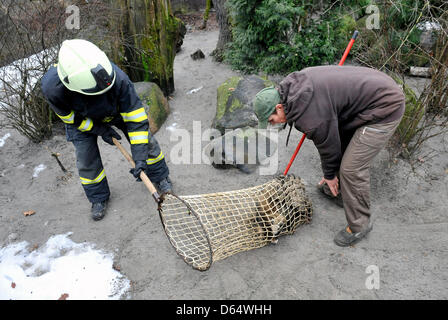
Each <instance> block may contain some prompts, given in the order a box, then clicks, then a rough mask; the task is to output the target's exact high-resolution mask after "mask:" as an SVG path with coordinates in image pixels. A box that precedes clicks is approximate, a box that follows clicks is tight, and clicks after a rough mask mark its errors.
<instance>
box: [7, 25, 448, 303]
mask: <svg viewBox="0 0 448 320" xmlns="http://www.w3.org/2000/svg"><path fill="white" fill-rule="evenodd" d="M217 38H218V31H217V30H216V28H211V29H207V30H198V29H196V28H189V31H188V32H187V34H186V36H185V39H184V44H183V47H182V50H181V51H180V52H179V53H178V55H177V56H176V59H175V65H174V79H175V88H176V91H175V92H174V94H173V95H172V97H171V99H170V101H169V103H170V107H171V114H170V115H169V117H168V119H167V121H166V123H165V124H164V126H163V127H162V128H161V129H160V130H159V131H158V132H157V133H156V135H155V136H156V138H157V139H158V141H159V143H160V144H161V146H162V149H163V150H164V152H165V154H166V158H167V163H168V165H169V167H170V171H171V179H172V180H173V183H174V188H175V191H176V193H177V194H179V195H189V194H203V193H210V192H218V191H228V190H236V189H242V188H246V187H251V186H255V185H259V184H262V183H264V182H266V181H269V180H270V179H272V176H263V175H259V174H258V172H255V173H252V174H249V175H248V174H244V173H241V172H240V171H238V170H236V169H230V170H218V169H215V168H213V167H212V166H210V165H207V164H190V165H183V164H179V165H175V164H172V162H171V158H170V157H171V155H170V151H171V148H172V146H173V143H174V142H172V141H170V138H172V136H171V134H172V132H173V131H172V130H170V129H171V128H173V127H176V128H183V129H187V130H189V131H190V132H192V128H193V121H201V125H202V130H205V129H207V128H209V127H210V125H211V123H212V120H213V117H214V116H215V112H216V89H217V87H218V86H219V85H220V84H221V83H222V82H224V81H225V80H226V79H227V78H229V77H231V76H233V75H237V74H238V73H237V72H235V71H233V70H231V69H230V68H229V67H228V66H227V65H224V64H218V63H215V62H213V60H212V58H211V57H210V53H211V52H212V51H213V49H214V48H215V45H216V41H217ZM196 49H201V50H202V51H203V52H204V53H205V56H206V58H205V59H201V60H193V59H191V57H190V54H191V53H193V52H194V51H196ZM201 87H202V88H201ZM197 88H201V89H199V90H197V91H196V92H194V93H190V94H188V92H191V90H192V89H197ZM7 134H10V136H6V135H7ZM286 135H287V132H285V131H282V132H281V133H280V137H279V164H278V173H281V172H282V171H283V170H284V168H285V167H286V165H287V163H288V161H289V159H290V157H291V155H292V154H293V152H294V149H295V147H296V143H297V142H298V141H299V139H300V137H301V133H299V132H297V131H293V132H292V134H291V138H290V143H289V145H288V146H287V147H286V146H285V143H284V142H286ZM2 137H3V138H5V137H6V138H5V139H4V140H3V142H4V144H3V146H2V147H0V153H1V156H0V208H1V209H0V247H3V246H6V245H8V244H10V243H13V242H18V241H28V242H29V243H30V244H33V245H37V246H40V245H43V244H44V243H45V242H46V241H47V240H48V238H49V237H51V236H52V235H57V234H65V233H67V232H73V234H72V235H71V237H70V238H71V239H72V240H73V241H75V242H90V243H94V244H96V246H97V247H98V248H100V249H103V250H105V251H107V252H112V253H113V254H114V261H115V264H116V266H118V267H119V269H120V272H121V273H122V274H123V275H124V276H126V277H127V278H128V279H129V280H130V281H131V292H130V298H131V299H138V300H140V299H285V300H289V299H447V298H448V266H447V263H446V262H447V261H448V187H447V186H448V136H447V135H444V136H439V137H437V138H436V139H434V140H432V141H430V143H428V144H427V146H426V147H425V150H424V153H428V152H430V151H432V150H435V152H434V154H433V157H432V158H430V157H428V158H427V159H425V160H424V161H423V162H421V163H419V164H418V166H417V167H416V168H415V169H414V170H412V168H411V166H410V165H409V164H408V163H407V162H405V161H403V160H400V159H398V161H397V162H396V163H393V162H392V163H391V162H390V161H389V156H388V153H387V152H386V151H383V152H381V153H380V155H379V156H378V157H377V158H376V159H375V161H374V163H373V167H372V170H371V173H372V177H371V185H372V189H371V194H372V213H373V219H374V227H373V230H372V232H371V233H370V234H369V236H368V237H367V239H365V240H363V241H361V242H360V243H359V244H357V245H355V246H353V247H349V248H340V247H338V246H336V245H335V244H334V243H333V237H334V235H335V234H336V233H337V232H338V231H339V230H340V229H342V228H343V227H344V226H345V223H346V222H345V217H344V211H343V209H341V208H339V207H337V206H336V205H334V204H333V203H330V202H329V201H328V200H326V199H323V198H321V197H320V195H319V194H318V192H317V190H316V188H315V185H316V183H317V182H319V180H320V178H321V176H322V174H321V168H320V161H319V156H318V153H317V151H316V149H315V147H314V145H313V144H312V143H311V142H310V141H309V140H307V141H305V143H304V145H303V147H302V149H301V150H300V153H299V155H298V157H297V159H296V161H295V162H294V164H293V166H292V168H291V170H290V173H292V174H294V175H296V176H299V177H301V178H302V179H303V180H304V182H305V183H306V186H307V192H308V194H309V196H310V197H311V199H312V201H313V205H314V217H313V221H312V223H311V224H309V225H305V226H301V227H300V228H299V229H298V230H297V231H296V233H295V234H294V235H290V236H284V237H281V238H280V239H279V242H278V244H277V245H268V246H265V247H263V248H260V249H255V250H251V251H248V252H243V253H239V254H236V255H233V256H231V257H229V258H227V259H225V260H222V261H218V262H216V263H214V264H213V265H212V267H211V268H210V269H209V270H208V271H206V272H199V271H196V270H194V269H192V268H191V267H190V266H188V265H187V264H186V263H185V262H184V261H183V260H182V259H181V258H180V257H179V256H178V255H177V254H176V253H175V251H174V249H173V247H172V246H171V244H170V243H169V241H168V239H167V237H166V235H165V233H164V231H163V229H162V225H161V223H160V219H159V216H158V213H157V210H156V205H155V203H154V201H153V200H152V198H151V196H150V195H149V193H148V191H147V190H146V189H145V187H144V185H143V184H141V183H137V182H135V181H134V179H133V178H132V176H131V175H130V174H129V168H130V167H129V165H128V163H127V162H126V160H125V159H124V158H123V157H122V156H121V154H120V153H119V152H118V151H117V150H116V149H115V148H114V147H112V146H109V145H107V144H105V143H104V142H103V141H102V140H101V139H99V144H100V149H101V152H102V156H103V162H104V166H105V169H106V173H107V177H108V180H109V184H110V187H111V192H112V197H111V201H110V203H109V211H108V214H107V216H106V217H105V218H104V219H103V220H102V221H99V222H94V221H93V220H92V219H91V217H90V204H89V203H88V201H87V200H86V198H85V195H84V193H83V190H82V188H81V184H80V183H79V179H78V176H77V171H76V164H75V158H74V148H73V146H72V145H71V144H70V143H68V142H66V140H65V136H64V135H63V134H61V133H59V134H57V135H55V136H54V137H53V138H52V139H51V140H48V141H45V142H43V143H41V144H33V143H31V142H29V141H27V139H26V138H24V137H22V136H20V135H19V134H18V133H17V132H16V131H13V130H9V129H1V130H0V138H2ZM296 141H297V142H296ZM126 147H127V148H128V150H129V146H128V145H126ZM49 150H51V151H53V152H58V153H60V154H61V155H60V157H59V158H60V160H61V162H62V164H63V165H64V166H65V167H66V168H67V169H68V170H69V171H70V172H71V176H68V175H65V174H64V173H63V172H62V170H61V169H60V167H59V165H58V164H57V162H56V161H55V159H54V158H53V157H52V156H51V153H50V151H49ZM40 164H43V165H45V166H46V168H45V169H44V170H43V171H41V172H40V173H39V174H38V175H37V177H33V170H34V168H35V167H37V166H38V165H40ZM27 210H35V211H36V213H35V214H34V215H32V216H28V217H25V216H24V215H23V212H24V211H27ZM371 266H373V267H371ZM372 268H373V269H375V270H377V271H378V273H377V275H378V276H379V288H373V289H372V288H371V287H369V286H368V285H366V282H369V279H370V278H369V276H370V275H371V273H370V272H371V271H370V270H373V269H372Z"/></svg>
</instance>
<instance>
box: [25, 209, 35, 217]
mask: <svg viewBox="0 0 448 320" xmlns="http://www.w3.org/2000/svg"><path fill="white" fill-rule="evenodd" d="M35 213H36V211H34V210H28V211H25V212H24V213H23V215H24V216H25V217H28V216H32V215H33V214H35Z"/></svg>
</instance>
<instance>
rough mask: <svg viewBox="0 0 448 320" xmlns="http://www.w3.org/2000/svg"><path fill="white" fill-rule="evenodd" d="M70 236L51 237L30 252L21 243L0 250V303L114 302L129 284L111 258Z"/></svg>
mask: <svg viewBox="0 0 448 320" xmlns="http://www.w3.org/2000/svg"><path fill="white" fill-rule="evenodd" d="M71 234H72V232H69V233H66V234H62V235H55V236H53V237H51V238H50V239H48V241H47V243H46V244H45V245H44V246H42V247H41V248H38V249H36V250H34V251H29V250H28V249H27V247H28V246H29V244H28V243H27V242H26V241H24V242H20V243H13V244H10V245H9V246H7V247H4V248H0V300H32V299H38V300H57V299H59V298H61V297H65V298H66V299H67V300H70V299H71V300H96V299H99V300H106V299H110V300H118V299H120V298H126V297H127V296H126V295H127V293H128V291H129V289H130V281H129V280H128V279H126V278H125V277H124V276H123V275H122V274H121V273H119V272H118V271H117V270H114V269H113V256H112V255H110V254H106V253H104V252H102V251H100V250H96V249H94V246H93V245H92V244H89V243H81V244H79V243H75V242H73V241H72V240H71V239H69V238H68V236H70V235H71Z"/></svg>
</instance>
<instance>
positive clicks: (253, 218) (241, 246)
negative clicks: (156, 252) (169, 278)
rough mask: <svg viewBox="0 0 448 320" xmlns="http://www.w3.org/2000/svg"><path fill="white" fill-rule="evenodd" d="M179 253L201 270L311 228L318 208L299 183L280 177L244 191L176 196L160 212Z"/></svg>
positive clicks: (164, 202) (166, 200)
mask: <svg viewBox="0 0 448 320" xmlns="http://www.w3.org/2000/svg"><path fill="white" fill-rule="evenodd" d="M159 214H160V218H161V220H162V223H163V226H164V228H165V232H166V234H167V236H168V239H169V240H170V242H171V244H172V245H173V247H174V248H175V250H176V252H177V253H178V254H179V255H180V256H181V257H182V258H183V259H184V261H185V262H186V263H187V264H189V265H190V266H192V267H193V268H194V269H197V270H207V269H209V268H210V266H211V264H212V262H214V261H218V260H222V259H224V258H227V257H229V256H231V255H233V254H236V253H238V252H242V251H247V250H251V249H255V248H260V247H263V246H265V245H267V244H269V243H273V242H274V243H276V241H277V238H278V237H279V236H282V235H285V234H293V233H294V232H295V230H296V228H297V227H298V226H300V225H302V224H306V223H310V222H311V219H312V214H313V208H312V204H311V201H310V199H309V198H308V196H307V195H306V193H305V186H304V185H303V183H302V181H301V179H300V178H297V177H294V176H292V175H288V176H279V177H276V178H275V179H273V180H271V181H269V182H267V183H264V184H262V185H259V186H256V187H251V188H247V189H242V190H235V191H227V192H219V193H211V194H203V195H192V196H180V197H178V196H175V195H172V194H166V195H165V196H164V200H163V202H162V204H161V205H160V206H159Z"/></svg>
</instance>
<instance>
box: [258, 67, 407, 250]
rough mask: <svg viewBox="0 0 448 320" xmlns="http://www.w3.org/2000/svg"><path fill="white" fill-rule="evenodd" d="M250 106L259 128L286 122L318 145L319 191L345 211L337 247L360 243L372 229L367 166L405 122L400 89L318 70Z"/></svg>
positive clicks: (348, 70)
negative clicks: (401, 122)
mask: <svg viewBox="0 0 448 320" xmlns="http://www.w3.org/2000/svg"><path fill="white" fill-rule="evenodd" d="M254 104H255V105H254V107H255V112H256V114H257V116H258V120H259V127H260V128H266V127H267V124H268V122H269V123H271V124H277V123H285V124H286V123H287V124H289V125H290V126H291V128H292V126H294V127H295V128H296V129H297V130H299V131H301V132H303V133H305V134H306V137H307V138H308V139H311V140H312V141H313V143H314V145H315V146H316V148H317V150H318V152H319V155H320V160H321V165H322V171H323V177H322V179H321V180H320V182H319V184H318V186H319V190H320V191H321V192H322V193H323V194H325V195H326V196H328V197H330V198H331V199H333V200H337V202H338V203H339V204H340V205H342V206H343V208H344V210H345V216H346V219H347V226H346V227H345V228H344V229H342V230H341V231H340V232H339V233H338V234H337V235H336V236H335V238H334V241H335V243H336V244H337V245H339V246H349V245H352V244H355V243H356V242H358V241H359V240H361V239H362V238H364V237H365V236H366V235H367V234H368V233H369V232H370V231H371V230H372V226H373V223H372V220H371V210H370V164H371V162H372V160H373V158H374V157H375V156H376V155H377V154H378V153H379V152H380V150H381V149H383V148H384V147H385V145H386V143H387V141H388V140H389V138H390V137H391V136H392V134H393V133H394V131H395V130H396V128H397V127H398V125H399V123H400V121H401V118H402V117H403V114H404V110H405V97H404V94H403V91H402V89H401V88H400V87H399V86H398V85H397V83H396V82H395V81H394V80H393V79H392V78H390V77H389V76H388V75H386V74H385V73H383V72H380V71H378V70H374V69H371V68H365V67H354V66H345V67H341V66H317V67H310V68H305V69H303V70H301V71H296V72H293V73H291V74H289V75H288V76H286V77H285V78H284V79H283V80H282V81H281V82H280V84H279V86H278V87H277V88H275V87H269V88H265V89H263V90H261V91H260V92H259V93H257V95H256V98H255V103H254ZM341 196H342V197H341Z"/></svg>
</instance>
